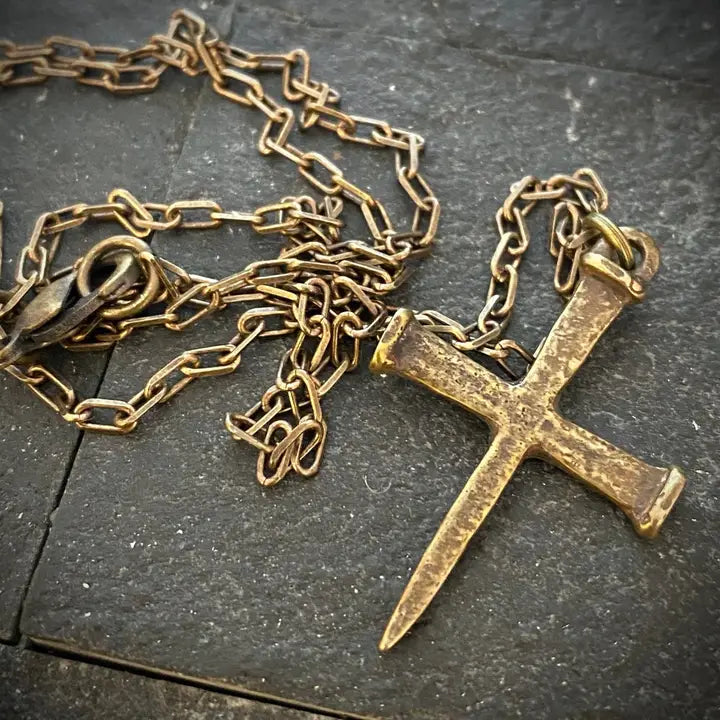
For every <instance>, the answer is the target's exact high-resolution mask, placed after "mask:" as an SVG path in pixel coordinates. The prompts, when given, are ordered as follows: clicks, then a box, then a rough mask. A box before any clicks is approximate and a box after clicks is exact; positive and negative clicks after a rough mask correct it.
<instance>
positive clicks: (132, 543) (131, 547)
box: [130, 540, 137, 550]
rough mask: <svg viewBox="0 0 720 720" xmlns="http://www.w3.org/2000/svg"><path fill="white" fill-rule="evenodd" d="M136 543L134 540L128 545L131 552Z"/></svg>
mask: <svg viewBox="0 0 720 720" xmlns="http://www.w3.org/2000/svg"><path fill="white" fill-rule="evenodd" d="M136 543H137V541H136V540H133V541H132V542H131V543H130V549H131V550H133V549H134V548H135V545H136Z"/></svg>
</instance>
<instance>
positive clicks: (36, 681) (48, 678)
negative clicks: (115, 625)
mask: <svg viewBox="0 0 720 720" xmlns="http://www.w3.org/2000/svg"><path fill="white" fill-rule="evenodd" d="M0 716H2V717H4V718H12V719H13V720H61V719H64V718H69V717H71V718H73V720H85V719H86V718H87V720H97V718H100V717H102V718H105V719H106V720H115V719H116V718H117V720H147V718H163V720H173V719H174V718H193V720H204V719H205V718H207V719H208V720H210V719H212V720H237V719H238V718H243V719H247V720H256V719H257V720H264V719H265V718H288V720H319V718H320V716H319V715H314V714H309V713H304V712H300V711H297V710H291V709H289V708H287V707H282V706H279V705H271V704H269V703H264V702H257V701H255V700H247V699H245V698H240V697H235V696H233V695H224V694H220V693H217V692H209V691H206V690H201V689H199V688H197V687H190V686H188V685H182V684H180V683H176V682H168V681H165V680H158V679H155V678H149V677H143V676H141V675H136V674H133V673H130V672H118V671H116V670H111V669H109V668H106V667H98V666H97V665H89V664H86V663H84V662H74V661H72V660H65V659H62V658H57V657H52V656H49V655H44V654H40V653H36V652H31V651H29V650H28V651H22V650H17V649H15V648H9V647H3V646H0Z"/></svg>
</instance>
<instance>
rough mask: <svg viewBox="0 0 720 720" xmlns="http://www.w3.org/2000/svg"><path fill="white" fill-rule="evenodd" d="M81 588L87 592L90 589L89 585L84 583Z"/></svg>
mask: <svg viewBox="0 0 720 720" xmlns="http://www.w3.org/2000/svg"><path fill="white" fill-rule="evenodd" d="M82 586H83V587H84V588H85V589H86V590H89V589H90V585H89V584H88V583H86V582H84V583H83V584H82Z"/></svg>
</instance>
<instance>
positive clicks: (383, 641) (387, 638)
mask: <svg viewBox="0 0 720 720" xmlns="http://www.w3.org/2000/svg"><path fill="white" fill-rule="evenodd" d="M404 634H405V633H404V632H398V631H397V630H396V629H395V628H393V627H392V623H390V624H388V626H387V628H386V629H385V632H384V633H383V636H382V638H380V642H379V643H378V649H379V650H380V652H387V651H388V650H390V649H391V648H393V647H395V645H397V643H398V641H399V640H400V638H401V637H402V636H403V635H404Z"/></svg>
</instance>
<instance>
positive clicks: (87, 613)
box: [84, 612, 92, 617]
mask: <svg viewBox="0 0 720 720" xmlns="http://www.w3.org/2000/svg"><path fill="white" fill-rule="evenodd" d="M91 615H92V613H91V612H86V613H85V615H84V616H85V617H90V616H91Z"/></svg>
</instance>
